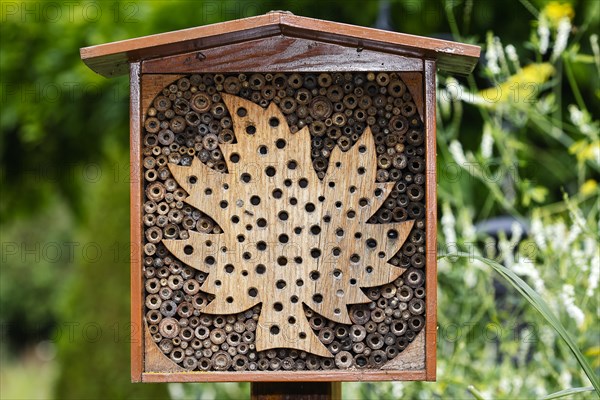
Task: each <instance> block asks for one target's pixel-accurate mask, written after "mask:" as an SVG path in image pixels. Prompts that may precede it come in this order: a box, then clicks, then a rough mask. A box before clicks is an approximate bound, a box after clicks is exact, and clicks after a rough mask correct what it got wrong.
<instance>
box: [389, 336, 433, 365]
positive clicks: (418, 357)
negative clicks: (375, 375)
mask: <svg viewBox="0 0 600 400" xmlns="http://www.w3.org/2000/svg"><path fill="white" fill-rule="evenodd" d="M424 354H425V332H424V331H421V332H419V333H418V334H417V336H416V337H415V339H414V340H413V341H412V342H411V343H410V344H409V345H408V347H407V348H406V349H405V350H403V351H402V353H400V354H398V355H397V356H396V357H395V358H393V359H391V360H390V361H388V362H387V363H385V365H384V366H382V367H381V369H382V370H394V371H422V370H424V369H425V358H424V357H423V355H424Z"/></svg>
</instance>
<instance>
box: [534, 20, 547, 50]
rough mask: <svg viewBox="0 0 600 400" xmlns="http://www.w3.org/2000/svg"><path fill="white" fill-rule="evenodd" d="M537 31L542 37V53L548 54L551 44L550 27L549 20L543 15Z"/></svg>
mask: <svg viewBox="0 0 600 400" xmlns="http://www.w3.org/2000/svg"><path fill="white" fill-rule="evenodd" d="M537 32H538V36H539V37H540V54H546V52H547V51H548V45H549V44H550V28H549V27H548V20H546V18H545V17H543V16H542V18H540V21H539V23H538V30H537Z"/></svg>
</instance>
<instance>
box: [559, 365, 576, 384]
mask: <svg viewBox="0 0 600 400" xmlns="http://www.w3.org/2000/svg"><path fill="white" fill-rule="evenodd" d="M572 380H573V376H572V375H571V373H570V372H569V371H567V370H566V369H565V370H563V371H562V372H561V373H560V376H559V377H558V382H559V385H560V386H561V387H565V388H568V387H571V386H572V385H571V381H572Z"/></svg>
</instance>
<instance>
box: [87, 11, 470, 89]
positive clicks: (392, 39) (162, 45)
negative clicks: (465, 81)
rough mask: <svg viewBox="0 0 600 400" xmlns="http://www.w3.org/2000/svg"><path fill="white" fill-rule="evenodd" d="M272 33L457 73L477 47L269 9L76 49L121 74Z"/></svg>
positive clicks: (105, 70)
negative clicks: (141, 64) (433, 63)
mask: <svg viewBox="0 0 600 400" xmlns="http://www.w3.org/2000/svg"><path fill="white" fill-rule="evenodd" d="M273 36H286V37H292V38H303V39H310V40H314V41H318V42H324V43H332V44H338V45H342V46H347V47H355V48H357V49H367V50H373V51H379V52H382V53H391V54H398V55H403V56H408V57H417V58H429V59H435V60H437V65H438V68H439V69H441V70H444V71H448V72H451V73H456V74H461V75H462V74H469V73H470V72H471V71H472V70H473V68H474V67H475V64H476V63H477V60H478V58H479V52H480V48H479V46H474V45H469V44H462V43H457V42H452V41H447V40H439V39H431V38H426V37H422V36H415V35H408V34H404V33H396V32H389V31H384V30H380V29H373V28H365V27H361V26H355V25H349V24H342V23H339V22H330V21H324V20H319V19H314V18H307V17H299V16H296V15H293V14H291V13H289V12H284V11H272V12H269V13H267V14H264V15H259V16H256V17H250V18H244V19H238V20H233V21H227V22H221V23H218V24H212V25H205V26H199V27H195V28H189V29H183V30H178V31H173V32H167V33H161V34H157V35H150V36H143V37H140V38H135V39H128V40H122V41H118V42H112V43H106V44H101V45H98V46H91V47H84V48H82V49H80V53H81V58H82V60H83V61H84V62H85V63H86V64H87V65H88V66H89V67H90V68H91V69H92V70H94V71H95V72H97V73H99V74H101V75H103V76H106V77H109V78H110V77H114V76H118V75H124V74H127V73H128V71H129V63H130V62H136V61H142V60H148V59H152V58H158V57H165V56H171V55H175V54H180V53H187V52H193V51H198V50H204V49H210V48H213V47H217V46H223V45H225V44H234V43H241V42H246V41H250V40H255V39H261V38H268V37H273Z"/></svg>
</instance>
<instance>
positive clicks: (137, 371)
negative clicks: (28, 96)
mask: <svg viewBox="0 0 600 400" xmlns="http://www.w3.org/2000/svg"><path fill="white" fill-rule="evenodd" d="M129 80H130V103H129V104H130V109H129V114H130V115H129V119H130V126H129V130H130V131H129V140H130V144H129V151H130V165H131V167H130V168H131V170H130V190H131V194H130V198H129V209H130V236H131V271H130V279H131V381H132V382H139V381H140V380H141V379H142V357H143V346H144V341H143V336H142V335H143V333H142V330H143V327H144V324H143V319H142V318H143V317H142V311H143V302H142V297H143V287H142V220H141V219H142V203H143V199H142V193H143V188H142V166H141V149H142V140H141V135H142V134H141V122H140V115H141V114H142V111H141V108H140V64H139V63H132V64H131V71H130V77H129Z"/></svg>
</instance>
